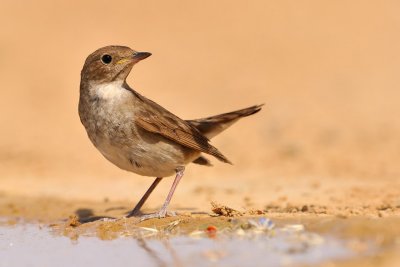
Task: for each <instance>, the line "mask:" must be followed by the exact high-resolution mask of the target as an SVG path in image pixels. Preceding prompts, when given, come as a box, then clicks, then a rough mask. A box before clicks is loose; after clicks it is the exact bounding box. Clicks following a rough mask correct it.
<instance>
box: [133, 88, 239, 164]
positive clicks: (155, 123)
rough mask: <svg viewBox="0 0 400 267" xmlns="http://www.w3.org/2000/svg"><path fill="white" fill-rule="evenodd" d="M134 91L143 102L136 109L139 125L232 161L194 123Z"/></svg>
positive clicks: (222, 159)
mask: <svg viewBox="0 0 400 267" xmlns="http://www.w3.org/2000/svg"><path fill="white" fill-rule="evenodd" d="M132 91H133V90H132ZM134 93H135V94H136V96H137V97H138V100H139V101H140V102H141V103H140V105H138V108H136V110H135V122H136V123H137V125H138V126H139V127H141V128H143V129H144V130H146V131H149V132H152V133H157V134H160V135H162V136H164V137H166V138H168V139H170V140H172V141H174V142H177V143H179V144H181V145H183V146H186V147H188V148H191V149H194V150H198V151H201V152H204V153H207V154H210V155H213V156H214V157H216V158H217V159H219V160H221V161H223V162H226V163H231V162H230V161H229V160H228V159H227V158H226V157H225V156H224V155H223V154H222V153H221V152H219V151H218V149H217V148H215V147H214V146H212V145H211V144H210V143H209V140H208V138H207V137H205V136H204V135H202V134H201V133H200V132H199V130H197V129H196V128H195V127H194V126H193V125H191V124H190V123H188V122H186V121H184V120H182V119H180V118H179V117H177V116H175V115H174V114H172V113H171V112H169V111H168V110H166V109H164V108H163V107H161V106H160V105H158V104H157V103H155V102H153V101H151V100H150V99H147V98H146V97H144V96H142V95H140V94H139V93H137V92H135V91H134Z"/></svg>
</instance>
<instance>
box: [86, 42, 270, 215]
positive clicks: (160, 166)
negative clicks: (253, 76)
mask: <svg viewBox="0 0 400 267" xmlns="http://www.w3.org/2000/svg"><path fill="white" fill-rule="evenodd" d="M149 56H151V53H149V52H138V51H136V50H133V49H131V48H129V47H127V46H119V45H111V46H105V47H102V48H99V49H97V50H96V51H94V52H93V53H91V54H90V55H89V56H88V57H87V58H86V60H85V63H84V65H83V68H82V71H81V80H80V95H79V105H78V111H79V117H80V120H81V123H82V124H83V126H84V128H85V129H86V132H87V135H88V137H89V139H90V141H91V142H92V143H93V145H94V146H95V147H96V148H97V149H98V150H99V151H100V153H101V154H102V155H103V156H104V157H105V158H106V159H107V160H109V161H110V162H111V163H113V164H114V165H116V166H117V167H119V168H121V169H123V170H126V171H129V172H133V173H136V174H139V175H142V176H150V177H155V180H154V182H153V183H152V184H151V186H150V187H149V189H148V190H147V191H146V193H145V194H144V195H143V197H142V198H141V199H140V201H139V202H138V203H137V204H136V206H135V207H134V208H133V209H132V210H131V211H130V212H129V213H128V214H127V217H139V218H140V219H141V220H146V219H151V218H164V217H166V216H170V215H171V216H173V215H174V213H172V212H171V213H170V212H169V211H168V210H167V209H168V205H169V203H170V201H171V198H172V196H173V194H174V192H175V189H176V187H177V185H178V183H179V181H180V180H181V178H182V177H183V174H184V170H185V166H186V165H187V164H189V163H195V164H200V165H206V166H210V165H211V163H210V161H209V160H208V159H207V158H206V157H205V156H204V154H208V155H211V156H214V157H215V158H217V159H218V160H219V161H222V162H224V163H229V164H231V162H230V161H229V160H228V159H227V158H226V157H225V156H224V155H223V154H222V153H221V152H220V151H219V150H218V149H217V148H216V147H215V146H213V145H212V144H211V143H210V139H211V138H213V137H214V136H216V135H217V134H219V133H220V132H222V131H224V130H225V129H227V128H228V127H229V126H231V125H232V124H234V123H235V122H236V121H238V120H239V119H241V118H243V117H247V116H250V115H252V114H255V113H257V112H259V111H260V110H261V108H262V106H263V104H261V105H254V106H251V107H248V108H244V109H240V110H236V111H233V112H228V113H224V114H220V115H216V116H211V117H205V118H201V119H194V120H183V119H181V118H179V117H178V116H176V115H174V114H173V113H171V112H169V111H168V110H167V109H165V108H163V107H162V106H160V105H159V104H157V103H155V102H154V101H152V100H150V99H148V98H146V97H145V96H143V95H141V94H140V93H138V92H137V91H136V90H134V89H133V88H132V87H130V86H129V85H128V84H127V82H126V78H127V77H128V75H129V73H130V72H131V70H132V68H133V66H134V65H135V64H136V63H138V62H139V61H142V60H143V59H145V58H148V57H149ZM172 175H175V179H174V181H173V184H172V186H171V189H170V191H169V193H168V196H167V198H166V200H165V202H164V204H163V205H162V207H161V209H160V210H159V211H158V212H155V213H150V214H143V213H142V212H141V208H142V206H143V205H144V203H145V202H146V200H147V198H148V197H149V196H150V194H151V193H152V192H153V190H154V189H155V188H156V186H157V185H158V184H159V183H160V181H161V180H162V179H163V178H165V177H168V176H172Z"/></svg>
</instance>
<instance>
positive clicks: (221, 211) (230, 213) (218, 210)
mask: <svg viewBox="0 0 400 267" xmlns="http://www.w3.org/2000/svg"><path fill="white" fill-rule="evenodd" d="M211 206H212V208H211V210H212V212H214V213H215V214H217V215H220V216H226V217H235V216H242V215H243V213H241V212H240V211H238V210H235V209H232V208H230V207H228V206H225V205H222V204H219V203H216V202H214V201H211Z"/></svg>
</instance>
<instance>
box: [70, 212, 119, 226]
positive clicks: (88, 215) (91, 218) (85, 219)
mask: <svg viewBox="0 0 400 267" xmlns="http://www.w3.org/2000/svg"><path fill="white" fill-rule="evenodd" d="M75 214H76V216H78V220H79V222H80V223H82V224H84V223H89V222H95V221H98V220H102V219H115V218H114V217H111V216H102V215H95V214H94V213H93V210H92V209H87V208H80V209H77V210H76V211H75Z"/></svg>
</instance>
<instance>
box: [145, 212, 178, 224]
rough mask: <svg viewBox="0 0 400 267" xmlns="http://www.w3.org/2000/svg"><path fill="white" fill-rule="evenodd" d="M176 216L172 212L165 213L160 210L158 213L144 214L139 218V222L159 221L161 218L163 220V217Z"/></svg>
mask: <svg viewBox="0 0 400 267" xmlns="http://www.w3.org/2000/svg"><path fill="white" fill-rule="evenodd" d="M174 216H176V213H175V212H173V211H166V210H164V211H163V210H160V211H159V212H155V213H150V214H145V215H142V216H140V221H141V222H142V221H145V220H149V219H155V218H157V219H161V218H165V217H174Z"/></svg>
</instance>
